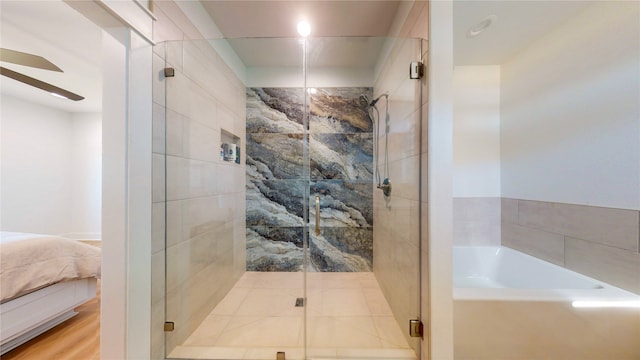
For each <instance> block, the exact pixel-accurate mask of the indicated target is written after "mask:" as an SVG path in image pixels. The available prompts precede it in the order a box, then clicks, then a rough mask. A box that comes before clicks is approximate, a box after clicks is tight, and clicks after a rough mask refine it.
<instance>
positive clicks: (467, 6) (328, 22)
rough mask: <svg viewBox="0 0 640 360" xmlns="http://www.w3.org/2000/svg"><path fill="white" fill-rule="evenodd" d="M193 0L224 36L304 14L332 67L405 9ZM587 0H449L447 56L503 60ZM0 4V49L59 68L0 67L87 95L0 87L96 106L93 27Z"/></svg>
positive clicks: (281, 54)
mask: <svg viewBox="0 0 640 360" xmlns="http://www.w3.org/2000/svg"><path fill="white" fill-rule="evenodd" d="M184 1H186V0H184ZM201 4H202V5H203V7H204V9H205V10H206V12H207V13H208V15H209V16H210V17H211V19H212V20H213V22H214V23H215V24H216V26H217V27H218V29H219V30H220V32H221V33H222V34H223V36H224V37H226V38H234V39H239V38H249V37H260V38H268V37H289V38H295V37H298V34H297V33H296V30H295V27H296V26H295V25H296V24H297V22H298V21H299V20H306V21H308V22H309V23H310V24H311V26H312V33H311V36H312V37H313V38H317V37H337V36H341V37H343V38H342V39H340V40H338V41H336V42H335V44H328V43H324V44H323V45H322V46H323V47H322V49H323V54H320V55H321V56H320V55H318V59H320V58H321V57H322V58H325V60H324V61H328V62H329V64H330V65H336V66H337V65H339V64H346V65H345V66H358V65H357V64H358V62H359V61H364V63H366V64H367V65H366V66H369V67H370V66H371V61H373V60H372V59H374V58H375V55H374V54H375V53H376V52H377V51H379V48H380V46H381V43H379V42H376V41H371V40H367V39H364V37H383V36H387V34H388V33H389V31H390V30H392V28H393V26H394V23H393V21H394V18H395V17H396V15H397V14H398V13H399V12H401V9H402V7H403V2H402V1H384V0H380V1H378V0H365V1H349V0H344V1H333V0H315V1H293V0H287V1H269V0H262V1H219V0H202V1H201ZM405 5H406V3H405ZM588 5H589V1H479V0H475V1H459V0H456V1H454V5H453V14H454V29H453V31H454V61H455V63H456V65H470V64H473V65H489V64H492V65H493V64H501V63H503V62H504V61H505V60H506V59H508V58H509V57H511V56H513V55H514V54H515V53H517V52H518V51H520V50H522V49H523V48H524V47H526V46H527V45H528V44H530V43H531V42H532V41H534V40H535V39H537V38H538V37H540V36H542V35H544V34H545V33H547V32H549V31H550V29H552V28H554V27H556V26H559V25H560V24H562V23H563V22H564V21H565V20H566V19H567V18H568V17H570V16H572V15H574V14H576V13H577V12H579V11H581V10H582V9H584V8H585V7H586V6H588ZM0 10H1V15H0V16H1V18H0V26H1V28H0V30H1V34H0V35H1V38H0V41H1V44H2V47H4V48H9V49H12V50H18V51H22V52H28V53H33V54H37V55H41V56H44V57H45V58H47V59H48V60H50V61H51V62H53V63H54V64H56V65H57V66H59V67H60V68H62V69H63V70H64V73H55V72H51V71H46V70H40V69H34V68H28V67H24V66H20V65H16V64H9V63H2V66H5V67H7V68H9V69H11V70H14V71H17V72H21V73H24V74H26V75H29V76H32V77H36V78H38V79H41V80H43V81H46V82H49V83H52V84H54V85H56V86H59V87H62V88H65V89H67V90H69V91H72V92H74V93H77V94H80V95H82V96H84V97H85V99H84V100H81V101H78V102H73V101H70V100H65V99H58V98H54V97H52V96H50V95H49V94H47V93H45V92H44V91H42V90H39V89H36V88H32V87H30V86H28V85H25V84H22V83H19V82H17V81H15V80H12V79H9V78H6V77H0V90H1V91H2V93H3V94H10V95H12V96H16V97H21V98H24V99H29V100H30V101H34V102H37V103H41V104H44V105H47V106H51V107H55V108H58V109H61V110H65V111H69V112H93V111H100V109H101V87H102V85H101V70H100V57H101V55H100V54H101V50H100V43H101V31H100V29H99V28H98V27H97V26H95V25H94V24H93V23H91V22H90V21H89V20H87V19H86V18H84V17H83V16H82V15H80V14H79V13H77V12H76V11H75V10H73V9H72V8H70V7H69V6H68V5H66V4H65V3H64V2H62V1H51V0H49V1H7V0H2V1H0ZM488 15H496V17H497V20H496V21H495V22H494V24H493V25H492V26H491V27H489V28H488V29H487V30H486V31H484V32H483V33H481V34H480V35H478V36H477V37H475V38H468V37H467V36H466V32H467V30H468V29H469V27H470V26H472V25H474V24H476V23H478V22H479V21H481V20H482V19H484V18H485V17H486V16H488ZM70 24H73V25H72V26H70ZM349 37H350V38H349ZM358 37H360V38H358ZM311 41H313V40H311ZM263 45H264V44H263ZM232 46H233V47H235V50H236V52H237V53H238V55H239V56H240V57H241V58H242V60H243V62H244V63H245V65H247V66H272V65H273V64H275V63H276V62H280V61H282V62H283V64H284V65H286V63H284V62H286V61H289V62H290V63H293V64H296V63H298V61H299V60H298V59H292V57H294V56H295V54H296V53H295V51H296V46H295V45H291V43H290V42H289V43H287V44H284V45H283V46H284V47H283V49H285V50H286V48H288V50H286V51H289V52H286V51H285V50H282V51H280V50H277V49H278V48H277V47H275V46H274V47H269V46H267V47H266V48H265V47H264V46H262V45H260V46H258V45H256V44H255V43H251V42H248V41H247V40H234V41H233V42H232ZM259 47H261V48H259ZM331 48H335V49H336V50H338V52H339V55H333V54H335V53H333V52H331V53H330V52H329V49H331ZM324 50H326V51H324ZM348 51H350V52H348ZM312 60H313V59H312ZM331 62H333V63H331Z"/></svg>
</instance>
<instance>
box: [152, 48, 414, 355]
mask: <svg viewBox="0 0 640 360" xmlns="http://www.w3.org/2000/svg"><path fill="white" fill-rule="evenodd" d="M421 46H422V43H421V41H420V40H417V39H401V38H372V37H362V38H252V39H217V40H191V41H176V42H166V43H162V44H159V45H157V46H156V49H155V54H156V55H157V58H158V59H159V60H158V64H157V66H156V68H157V69H158V70H160V71H159V72H158V76H159V77H161V78H162V81H163V83H164V88H163V89H158V90H157V91H155V92H154V94H157V96H155V98H154V101H155V103H156V104H155V109H156V113H155V114H154V118H155V117H156V116H157V117H158V118H162V119H163V121H162V122H160V123H162V124H163V126H161V127H160V126H159V127H157V130H156V132H155V133H154V141H155V142H156V143H157V144H158V146H157V147H155V149H157V150H156V151H155V153H154V171H156V173H157V174H162V175H163V176H164V187H163V190H164V193H163V194H157V196H156V197H154V201H155V203H154V209H157V210H158V211H159V212H163V215H164V219H163V224H156V225H158V226H162V225H164V235H165V236H164V238H165V243H164V245H163V246H164V255H165V260H164V267H165V269H164V270H165V278H164V280H165V283H164V287H163V288H164V289H163V290H164V292H163V293H162V294H158V295H157V299H159V303H163V304H164V309H163V310H164V314H163V315H164V322H165V332H164V344H165V357H167V358H190V359H193V358H201V359H276V358H285V357H286V358H287V359H322V358H327V359H336V358H343V357H353V356H359V357H364V358H367V357H370V356H373V355H372V354H375V356H376V358H381V359H382V358H389V359H418V358H419V357H420V350H419V349H420V342H421V338H420V337H411V334H410V331H409V328H410V326H409V324H410V320H417V321H419V320H420V314H421V311H420V245H419V243H420V241H419V240H420V174H421V172H420V154H421V149H420V146H421V139H420V134H421V119H422V113H421V105H422V104H421V82H420V81H416V80H415V79H410V77H409V66H410V63H411V62H418V61H420V60H421V55H422V53H423V52H422V48H421ZM414 335H415V334H414ZM278 356H280V357H278Z"/></svg>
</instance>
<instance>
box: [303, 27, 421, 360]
mask: <svg viewBox="0 0 640 360" xmlns="http://www.w3.org/2000/svg"><path fill="white" fill-rule="evenodd" d="M306 48H307V53H306V58H305V60H306V64H305V65H306V72H305V75H306V91H305V93H306V95H307V98H308V100H307V104H308V107H307V111H308V114H307V116H308V119H309V120H308V139H309V140H308V146H309V175H310V177H309V225H310V226H309V250H308V256H309V258H308V266H307V269H308V272H307V298H308V306H307V309H306V311H307V342H306V345H307V354H308V356H309V357H310V358H323V357H324V358H343V357H349V356H352V357H353V356H355V357H358V358H371V357H373V356H375V357H376V358H380V357H382V358H385V357H386V358H389V359H415V358H417V357H419V355H420V353H419V348H420V341H419V339H420V338H412V337H410V336H409V331H408V329H409V321H410V320H411V319H419V315H420V305H419V304H420V261H419V259H420V258H419V254H420V246H419V240H420V237H419V219H420V217H419V209H420V197H419V196H420V195H419V189H420V187H419V184H420V153H421V151H420V133H421V131H420V119H421V110H420V107H421V106H420V105H421V102H420V95H421V93H420V91H421V81H420V80H412V79H409V72H408V68H409V65H410V63H411V62H413V61H419V60H420V58H421V43H420V41H419V40H416V39H398V38H375V37H362V38H358V37H355V38H354V37H346V38H335V37H334V38H309V39H307V47H306Z"/></svg>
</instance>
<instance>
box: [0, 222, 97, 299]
mask: <svg viewBox="0 0 640 360" xmlns="http://www.w3.org/2000/svg"><path fill="white" fill-rule="evenodd" d="M101 258H102V252H101V250H100V248H98V247H95V246H91V245H87V244H84V243H81V242H79V241H75V240H70V239H66V238H63V237H60V236H53V235H43V234H26V233H14V232H5V231H3V232H0V301H4V300H7V299H11V298H14V297H16V296H19V295H21V294H25V293H27V292H30V291H33V290H36V289H39V288H42V287H43V286H47V285H51V284H54V283H57V282H60V281H65V280H72V279H82V278H89V277H100V264H101Z"/></svg>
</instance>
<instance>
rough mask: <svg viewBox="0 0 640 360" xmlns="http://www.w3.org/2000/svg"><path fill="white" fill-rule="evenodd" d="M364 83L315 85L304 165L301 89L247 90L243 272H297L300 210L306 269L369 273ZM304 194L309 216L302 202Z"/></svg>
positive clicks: (369, 171) (368, 129)
mask: <svg viewBox="0 0 640 360" xmlns="http://www.w3.org/2000/svg"><path fill="white" fill-rule="evenodd" d="M371 92H372V90H371V89H370V88H319V89H316V92H315V93H314V94H312V95H311V96H310V99H309V111H310V117H309V138H308V155H309V162H310V166H309V167H307V166H305V164H304V146H305V144H304V137H303V136H304V131H303V127H302V126H303V125H302V123H303V119H302V116H303V113H302V112H303V109H304V97H303V96H304V92H303V89H301V88H252V89H247V125H246V126H247V130H246V131H247V137H246V139H247V152H246V156H247V170H246V171H247V230H246V231H247V269H248V270H250V271H301V270H302V267H303V249H302V242H303V231H304V229H305V228H304V225H305V221H304V220H305V215H306V216H308V218H309V219H310V226H311V227H313V226H315V197H316V196H320V219H321V232H320V235H315V234H314V233H313V232H311V233H310V234H309V247H310V249H309V251H310V264H309V267H308V269H309V270H312V271H339V272H340V271H370V270H371V264H372V261H373V260H372V257H373V243H372V242H373V234H372V226H373V200H372V178H373V165H372V161H373V155H372V154H373V151H372V149H373V142H372V124H371V120H370V119H369V117H368V116H367V113H366V110H365V109H364V108H363V107H362V105H361V104H360V102H359V97H360V95H363V94H365V95H367V96H369V97H371ZM307 194H309V199H310V202H309V204H308V206H309V210H308V213H307V214H305V213H304V201H305V198H306V197H307Z"/></svg>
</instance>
